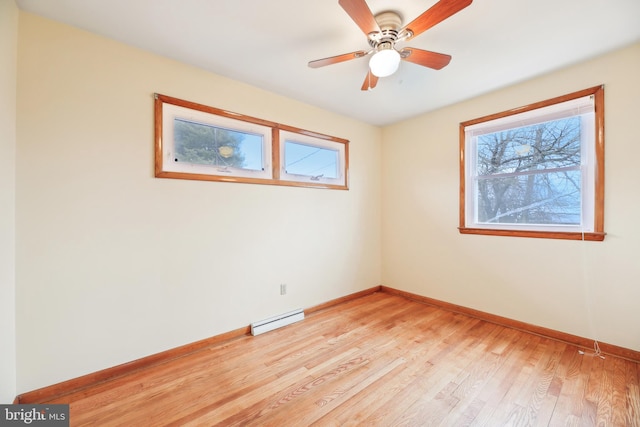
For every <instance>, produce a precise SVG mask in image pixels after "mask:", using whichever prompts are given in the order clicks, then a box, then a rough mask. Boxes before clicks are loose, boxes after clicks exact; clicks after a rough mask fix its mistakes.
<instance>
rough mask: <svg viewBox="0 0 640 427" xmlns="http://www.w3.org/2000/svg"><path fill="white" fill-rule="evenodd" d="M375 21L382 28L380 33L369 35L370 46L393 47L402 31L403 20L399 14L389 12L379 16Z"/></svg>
mask: <svg viewBox="0 0 640 427" xmlns="http://www.w3.org/2000/svg"><path fill="white" fill-rule="evenodd" d="M375 19H376V22H377V23H378V26H379V27H380V32H379V33H377V32H376V33H371V34H369V37H368V39H369V44H370V45H371V47H373V48H377V47H378V46H379V45H380V44H383V43H388V44H391V46H393V45H394V44H395V42H396V41H397V40H398V37H399V32H400V30H401V29H402V18H401V17H400V15H398V13H396V12H392V11H388V12H381V13H379V14H377V15H376V16H375Z"/></svg>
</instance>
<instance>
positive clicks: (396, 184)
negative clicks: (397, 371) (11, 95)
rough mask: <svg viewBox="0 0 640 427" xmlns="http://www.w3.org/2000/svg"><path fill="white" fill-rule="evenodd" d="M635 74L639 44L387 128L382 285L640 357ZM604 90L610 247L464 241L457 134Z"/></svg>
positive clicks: (639, 92) (639, 150) (639, 145)
mask: <svg viewBox="0 0 640 427" xmlns="http://www.w3.org/2000/svg"><path fill="white" fill-rule="evenodd" d="M639 75H640V44H635V45H633V46H630V47H628V48H626V49H622V50H620V51H616V52H614V53H610V54H608V55H605V56H602V57H599V58H596V59H593V60H590V61H588V62H585V63H581V64H578V65H575V66H572V67H569V68H567V69H563V70H561V71H557V72H554V73H551V74H548V75H545V76H542V77H539V78H536V79H534V80H531V81H527V82H524V83H521V84H518V85H515V86H513V87H509V88H506V89H504V90H500V91H497V92H494V93H490V94H487V95H485V96H482V97H478V98H476V99H472V100H470V101H467V102H463V103H460V104H457V105H453V106H450V107H448V108H444V109H441V110H439V111H436V112H432V113H429V114H425V115H422V116H420V117H417V118H415V119H413V120H408V121H406V122H403V123H399V124H396V125H394V126H391V127H388V128H385V129H384V133H383V135H384V136H383V141H384V142H383V149H382V152H383V196H382V197H383V202H384V203H383V239H382V243H383V284H384V285H387V286H391V287H394V288H399V289H402V290H405V291H409V292H413V293H416V294H420V295H424V296H427V297H431V298H436V299H440V300H443V301H447V302H451V303H454V304H459V305H463V306H466V307H471V308H475V309H478V310H482V311H485V312H489V313H493V314H497V315H500V316H505V317H508V318H512V319H517V320H520V321H524V322H528V323H531V324H535V325H540V326H544V327H548V328H552V329H555V330H560V331H563V332H566V333H570V334H575V335H579V336H584V337H590V338H594V339H598V340H599V341H602V342H607V343H610V344H615V345H619V346H623V347H626V348H630V349H633V350H637V351H640V316H639V315H638V302H639V301H640V263H639V262H638V254H640V227H638V217H639V216H638V211H639V210H640V190H639V188H638V184H639V183H640V168H639V167H638V166H637V162H638V159H640V141H639V139H638V131H637V129H636V128H637V127H638V120H639V118H640V103H639V102H638V100H640V83H639V81H638V76H639ZM469 78H473V70H470V71H469ZM599 84H604V85H605V133H606V141H605V168H606V170H605V176H606V181H605V188H606V190H605V193H606V194H605V231H606V232H607V233H608V234H607V236H606V239H605V241H604V242H586V243H585V242H575V241H560V240H547V239H526V238H506V237H493V236H474V235H460V234H459V233H458V230H457V226H458V194H459V179H458V176H459V139H458V131H459V123H460V122H462V121H466V120H470V119H474V118H477V117H481V116H484V115H487V114H491V113H497V112H500V111H504V110H508V109H511V108H515V107H519V106H522V105H527V104H529V103H532V102H535V101H541V100H544V99H548V98H552V97H555V96H559V95H563V94H566V93H570V92H573V91H576V90H580V89H585V88H588V87H592V86H596V85H599ZM425 96H428V94H425Z"/></svg>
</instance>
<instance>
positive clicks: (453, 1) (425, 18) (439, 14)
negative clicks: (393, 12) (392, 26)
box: [404, 0, 473, 40]
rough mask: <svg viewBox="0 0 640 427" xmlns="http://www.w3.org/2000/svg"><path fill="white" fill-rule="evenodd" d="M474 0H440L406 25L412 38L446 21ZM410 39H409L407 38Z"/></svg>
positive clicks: (405, 28)
mask: <svg viewBox="0 0 640 427" xmlns="http://www.w3.org/2000/svg"><path fill="white" fill-rule="evenodd" d="M472 1H473V0H440V1H439V2H438V3H436V4H434V5H433V6H431V7H430V8H429V9H427V10H426V11H425V12H424V13H422V15H420V16H418V17H417V18H416V19H414V20H413V21H411V22H410V23H409V24H407V25H406V26H405V27H404V30H408V31H410V32H411V33H413V35H412V36H411V37H410V38H413V37H415V36H417V35H418V34H422V33H423V32H425V31H426V30H428V29H429V28H431V27H433V26H434V25H436V24H438V23H440V22H442V21H444V20H445V19H447V18H448V17H450V16H451V15H454V14H456V13H458V12H460V11H461V10H462V9H464V8H465V7H467V6H469V5H470V4H471V3H472ZM407 40H408V39H407Z"/></svg>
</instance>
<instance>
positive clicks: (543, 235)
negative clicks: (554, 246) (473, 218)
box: [458, 227, 606, 242]
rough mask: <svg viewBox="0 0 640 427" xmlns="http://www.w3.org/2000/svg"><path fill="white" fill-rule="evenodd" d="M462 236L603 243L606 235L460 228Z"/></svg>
mask: <svg viewBox="0 0 640 427" xmlns="http://www.w3.org/2000/svg"><path fill="white" fill-rule="evenodd" d="M458 231H460V234H481V235H485V236H508V237H534V238H540V239H562V240H588V241H591V242H602V241H603V240H604V236H605V235H606V233H594V232H590V233H576V232H571V231H530V230H526V231H525V230H497V229H492V228H466V227H458Z"/></svg>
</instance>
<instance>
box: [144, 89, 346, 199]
mask: <svg viewBox="0 0 640 427" xmlns="http://www.w3.org/2000/svg"><path fill="white" fill-rule="evenodd" d="M165 104H169V105H172V106H178V107H183V108H186V109H190V110H195V111H198V112H204V113H208V114H212V115H215V116H220V117H224V118H227V119H231V120H236V121H238V122H239V123H240V124H242V123H249V124H253V125H258V126H263V127H268V128H270V129H271V138H270V142H269V144H270V147H269V148H270V154H271V155H270V157H271V158H270V168H271V170H270V172H271V173H270V175H271V177H270V178H253V177H246V176H234V175H231V176H229V175H218V174H214V173H190V172H185V171H175V170H168V169H170V168H168V167H165V164H164V161H165V159H164V157H165V155H164V154H165V150H164V149H165V145H166V144H169V141H165V140H166V139H167V138H173V135H169V136H167V135H164V126H163V125H164V124H163V120H164V114H163V113H164V105H165ZM154 115H155V176H156V178H172V179H186V180H198V181H218V182H236V183H246V184H267V185H280V186H291V187H308V188H323V189H332V190H348V189H349V141H348V140H346V139H343V138H338V137H334V136H330V135H325V134H322V133H318V132H313V131H308V130H305V129H300V128H297V127H293V126H288V125H284V124H281V123H276V122H272V121H269V120H263V119H259V118H256V117H251V116H246V115H244V114H239V113H234V112H231V111H227V110H223V109H220V108H215V107H210V106H207V105H203V104H198V103H195V102H191V101H185V100H183V99H178V98H174V97H171V96H167V95H161V94H157V93H156V94H155V95H154ZM285 131H286V132H292V133H296V134H300V135H302V136H304V137H305V138H307V139H309V138H311V139H316V140H317V141H318V142H319V143H320V142H321V143H322V144H325V145H326V144H327V143H330V144H336V148H337V149H338V150H339V151H340V153H341V158H340V159H341V161H340V163H341V164H340V172H341V179H340V180H339V181H340V182H337V183H336V180H333V182H326V181H322V180H312V179H311V178H310V179H309V180H307V181H305V180H303V179H300V178H298V179H296V180H291V179H286V178H284V177H281V175H283V174H281V171H282V170H283V169H282V167H283V166H282V165H281V159H282V156H281V149H282V148H281V147H282V145H283V144H281V142H280V133H281V132H285Z"/></svg>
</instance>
